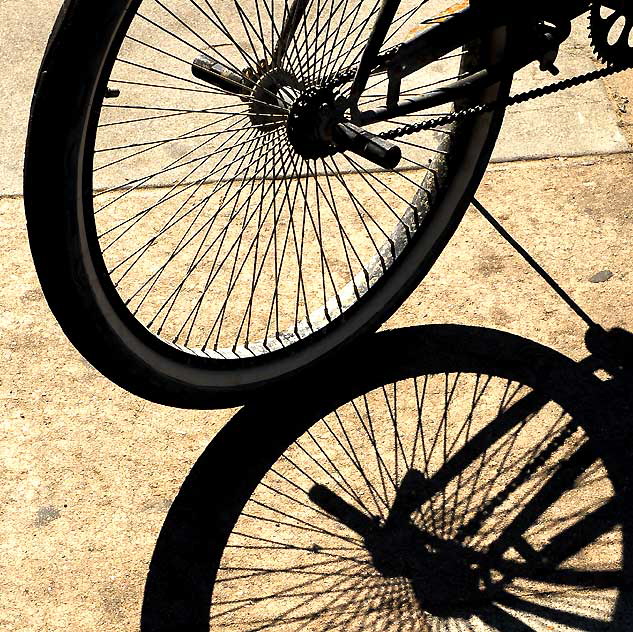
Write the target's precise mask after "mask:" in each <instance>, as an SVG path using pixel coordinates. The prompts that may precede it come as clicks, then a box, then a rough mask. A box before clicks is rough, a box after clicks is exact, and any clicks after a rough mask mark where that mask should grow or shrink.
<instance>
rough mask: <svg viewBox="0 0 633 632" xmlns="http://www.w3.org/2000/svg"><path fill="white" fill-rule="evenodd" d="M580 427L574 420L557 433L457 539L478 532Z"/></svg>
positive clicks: (461, 540) (472, 519)
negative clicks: (485, 521)
mask: <svg viewBox="0 0 633 632" xmlns="http://www.w3.org/2000/svg"><path fill="white" fill-rule="evenodd" d="M579 429H580V423H579V422H578V421H575V420H572V421H571V422H570V423H569V424H567V425H566V426H565V427H564V428H563V430H562V431H561V432H559V434H558V435H556V436H555V437H554V438H553V439H552V440H551V441H550V442H549V443H548V444H547V445H546V446H545V447H544V448H543V450H542V451H541V452H540V453H539V454H537V455H536V456H535V457H534V458H533V459H532V460H531V461H529V462H528V463H526V464H525V465H524V466H523V467H522V468H521V470H520V471H519V473H518V475H517V476H516V477H515V478H514V479H513V480H512V481H511V482H510V484H509V485H507V486H506V487H505V489H504V490H503V491H502V492H500V493H499V494H497V495H496V496H494V497H493V498H492V499H490V500H489V501H488V502H487V503H486V504H485V505H484V506H483V507H481V508H480V509H479V510H478V511H477V512H476V513H475V515H474V516H473V517H472V518H471V519H470V520H469V521H468V522H467V523H466V524H464V525H462V526H461V527H460V528H459V529H458V530H457V533H456V534H455V540H456V541H458V542H463V541H464V540H465V539H466V538H468V537H472V536H474V535H475V533H477V531H478V530H479V529H480V527H481V525H482V524H483V522H484V520H486V519H487V518H488V517H490V516H491V515H492V513H493V512H494V511H495V510H496V509H498V508H499V507H500V506H501V505H502V504H503V503H504V502H505V501H506V500H508V498H509V497H510V496H511V495H512V494H513V493H514V492H515V491H516V490H517V489H519V487H521V485H523V484H524V483H526V482H527V481H528V480H529V479H530V478H532V477H533V476H534V475H535V474H536V473H537V472H538V470H539V469H540V468H542V467H544V466H545V464H546V463H547V461H548V460H549V459H550V458H551V457H552V456H554V454H555V453H556V452H558V450H560V448H561V447H562V446H563V445H564V444H565V443H566V441H567V440H568V439H570V438H571V437H573V436H574V435H575V434H576V433H577V432H578V430H579Z"/></svg>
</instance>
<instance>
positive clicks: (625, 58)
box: [589, 0, 633, 66]
mask: <svg viewBox="0 0 633 632" xmlns="http://www.w3.org/2000/svg"><path fill="white" fill-rule="evenodd" d="M632 29H633V0H594V1H593V2H592V3H591V13H590V16H589V30H590V36H591V43H592V46H593V51H594V53H595V55H596V57H597V58H598V59H599V60H600V61H601V62H603V63H605V64H608V65H609V66H613V65H616V66H620V65H622V66H633V30H632Z"/></svg>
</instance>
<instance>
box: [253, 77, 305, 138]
mask: <svg viewBox="0 0 633 632" xmlns="http://www.w3.org/2000/svg"><path fill="white" fill-rule="evenodd" d="M254 81H255V85H254V86H253V88H252V90H251V94H250V99H249V101H250V106H249V116H250V118H251V122H252V123H253V125H256V126H257V127H258V128H259V129H260V131H262V132H268V131H270V130H272V129H275V128H277V127H281V126H282V125H284V124H285V122H286V121H285V119H286V112H287V111H288V109H289V108H290V107H291V106H292V104H293V103H294V101H296V99H297V97H298V96H299V95H300V94H301V90H302V87H303V86H302V84H301V83H300V82H299V80H298V79H297V78H296V77H294V76H293V75H292V74H290V73H289V72H287V71H285V70H282V69H281V68H274V69H272V70H266V71H264V72H263V74H261V76H260V77H259V78H257V79H255V80H254Z"/></svg>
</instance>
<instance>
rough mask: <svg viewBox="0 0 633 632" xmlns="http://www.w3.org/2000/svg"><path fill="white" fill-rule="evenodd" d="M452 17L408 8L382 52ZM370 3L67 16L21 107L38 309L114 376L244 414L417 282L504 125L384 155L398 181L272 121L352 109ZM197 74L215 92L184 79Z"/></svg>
mask: <svg viewBox="0 0 633 632" xmlns="http://www.w3.org/2000/svg"><path fill="white" fill-rule="evenodd" d="M449 4H450V3H449V2H445V1H443V0H438V1H436V2H425V1H417V2H412V1H410V2H403V3H402V5H401V7H400V10H399V12H398V14H397V15H396V17H395V19H394V21H393V24H392V26H391V30H390V32H389V34H388V36H387V41H386V43H385V47H391V46H394V45H396V44H398V43H399V42H402V41H405V40H407V39H409V38H410V37H411V36H412V35H413V34H415V33H417V32H420V31H421V30H422V29H423V28H426V26H427V25H428V24H429V23H432V22H433V21H434V19H437V17H438V16H439V15H441V14H443V13H445V12H446V11H447V9H448V8H449ZM379 8H380V2H378V0H367V1H363V0H357V1H355V2H351V3H350V2H346V1H341V0H322V1H320V2H317V1H312V0H295V1H294V2H293V3H292V4H290V3H289V2H287V1H282V0H280V1H277V2H275V1H274V0H266V1H265V2H254V1H248V2H241V3H239V4H238V3H236V2H233V3H232V2H214V1H206V0H205V2H199V1H197V0H142V1H139V0H134V1H130V0H114V1H112V2H108V3H99V5H98V6H95V5H94V3H89V2H87V1H86V0H70V1H68V2H66V4H65V6H64V9H63V10H62V14H61V15H60V18H59V19H58V22H57V24H56V27H55V30H54V32H53V34H52V36H51V40H50V42H49V46H48V49H47V52H46V55H45V59H44V61H43V64H42V69H41V72H40V76H39V79H38V83H37V87H36V93H35V97H34V102H33V106H32V113H31V124H30V130H29V138H28V146H27V155H26V162H25V164H26V167H25V202H26V207H27V219H28V228H29V238H30V242H31V247H32V251H33V256H34V260H35V264H36V267H37V271H38V274H39V277H40V280H41V283H42V287H43V289H44V293H45V295H46V297H47V300H48V302H49V304H50V306H51V308H52V310H53V312H54V314H55V316H56V317H57V319H58V320H59V322H60V324H61V325H62V328H63V329H64V331H65V333H66V334H67V335H68V337H69V338H70V340H71V341H72V342H73V344H74V345H75V346H76V347H77V348H78V349H79V351H80V352H81V353H82V354H83V355H84V356H85V357H86V358H87V359H88V360H89V361H90V362H91V363H92V364H93V365H94V366H95V367H97V368H98V369H99V370H101V371H102V372H103V373H104V374H105V375H106V376H108V377H109V378H110V379H112V380H113V381H115V382H117V383H118V384H120V385H121V386H123V387H125V388H127V389H128V390H131V391H132V392H134V393H136V394H138V395H141V396H143V397H146V398H148V399H152V400H154V401H158V402H161V403H167V404H172V405H180V406H187V407H207V406H209V405H232V404H237V403H240V402H242V401H243V400H244V398H245V397H246V396H247V395H249V394H251V393H252V392H254V391H256V390H258V389H261V388H262V387H264V386H266V385H268V384H270V383H271V382H273V381H275V380H278V379H280V378H283V377H287V376H288V375H290V374H293V373H295V372H296V371H298V370H300V369H303V368H305V367H306V366H308V365H311V364H312V363H314V362H315V361H317V360H319V359H320V358H322V357H324V356H326V355H328V354H330V353H331V352H333V351H334V350H336V349H338V348H340V347H341V346H342V345H344V344H346V343H347V342H349V341H350V340H351V339H353V338H354V337H355V336H357V335H358V334H360V333H361V332H365V331H371V330H375V329H376V328H377V327H378V326H379V325H380V323H381V322H383V321H384V320H385V319H386V318H387V317H388V316H389V315H390V314H391V313H392V312H393V311H394V310H395V309H396V308H397V307H398V306H399V305H400V303H401V302H402V301H403V300H404V299H405V298H406V296H407V295H408V294H409V293H410V291H411V290H412V289H413V288H414V287H415V285H416V284H417V283H418V282H419V281H420V279H421V278H422V277H423V276H424V274H425V273H426V272H427V271H428V270H429V269H430V267H431V266H432V264H433V263H434V261H435V259H436V258H437V256H438V255H439V253H440V252H441V250H442V248H443V247H444V245H445V244H446V242H447V241H448V239H449V237H450V235H451V234H452V233H453V232H454V230H455V228H456V226H457V224H458V222H459V220H460V218H461V216H462V215H463V212H464V210H465V208H466V206H467V203H468V199H469V195H471V194H472V192H473V188H474V187H475V186H476V185H477V184H478V181H479V179H480V178H481V176H482V174H483V171H484V169H485V166H486V164H487V161H488V159H489V155H490V153H491V150H492V146H493V144H494V141H495V139H496V135H497V132H498V128H499V126H500V123H501V118H502V112H496V113H492V114H487V115H484V116H481V117H479V118H478V119H477V120H475V121H464V122H461V123H459V124H453V125H450V126H446V127H444V128H442V129H439V130H437V131H427V132H419V133H417V134H414V135H411V136H407V137H405V138H403V139H401V140H399V141H397V142H398V144H399V146H400V148H401V150H402V155H403V158H402V160H401V162H400V166H399V168H398V169H397V170H389V169H381V168H378V167H376V165H375V164H373V163H370V162H368V161H366V160H364V159H363V158H360V157H358V156H357V155H355V154H351V153H348V152H338V153H335V152H333V151H331V148H328V147H315V146H314V144H313V143H311V141H310V140H309V139H310V138H311V136H310V129H309V127H310V125H316V122H314V123H311V121H312V118H311V117H310V116H307V115H306V116H304V117H303V119H302V125H303V127H299V128H297V127H296V126H294V127H292V128H291V126H290V124H289V118H290V116H291V114H293V113H295V110H296V108H295V104H296V103H297V102H298V101H299V100H303V101H304V102H305V101H308V102H309V103H311V104H312V105H313V106H314V107H317V106H319V104H322V102H323V103H329V102H333V101H334V100H336V99H337V98H338V97H340V96H345V94H347V92H348V91H349V88H350V86H351V78H352V77H353V69H354V68H355V66H356V64H357V63H358V59H359V58H360V55H361V54H362V51H363V48H364V44H365V42H366V40H367V38H368V36H369V33H370V31H371V28H372V25H373V21H374V17H375V15H376V13H377V11H378V10H379ZM504 42H505V38H504V32H502V31H499V32H496V33H494V34H493V35H490V36H487V37H486V39H485V40H477V41H474V42H471V43H469V44H468V45H467V46H465V47H464V48H463V49H460V50H458V51H455V52H453V53H451V54H450V55H447V56H445V57H444V58H442V59H440V60H439V61H437V62H435V63H432V64H430V65H429V66H428V67H425V68H424V69H422V70H421V71H418V72H416V73H415V74H413V75H411V76H410V77H408V78H407V79H406V80H405V81H404V82H403V84H402V94H403V97H406V96H407V95H409V96H411V95H418V94H423V93H424V92H426V91H429V90H432V89H436V88H438V87H441V86H443V85H447V83H449V82H450V81H453V80H455V78H457V77H461V76H464V75H465V74H468V73H469V72H472V71H473V70H476V69H478V68H481V67H482V66H483V65H485V64H487V63H489V62H491V61H494V60H495V59H498V58H499V57H500V56H501V55H502V54H503V50H504ZM200 59H202V60H207V61H208V60H212V61H213V63H216V64H219V66H216V68H217V67H219V68H221V72H220V74H221V75H222V76H223V77H224V79H218V78H217V74H216V78H215V79H214V80H213V81H211V82H209V81H206V80H203V79H200V78H199V73H197V72H196V64H198V67H199V65H200V62H199V61H198V62H196V60H200ZM236 78H237V79H236ZM238 79H239V81H238ZM238 84H239V85H238ZM507 88H508V86H507V85H496V86H493V87H492V88H489V89H487V90H485V91H480V92H477V93H473V94H472V95H471V96H470V97H469V98H468V99H466V100H464V101H463V102H460V103H459V104H451V105H450V107H443V108H440V110H441V111H440V110H438V109H437V108H436V109H435V110H430V111H426V112H425V113H424V114H418V115H410V116H406V117H405V116H403V117H401V118H398V119H394V120H390V121H387V122H383V123H379V124H375V125H372V126H370V131H373V132H380V131H381V130H386V129H392V128H393V127H394V126H395V125H401V124H404V123H406V122H411V121H412V120H422V119H423V118H424V117H429V116H437V115H438V114H440V113H445V112H447V111H450V110H453V109H455V108H463V107H468V106H473V105H477V104H480V103H482V102H487V101H490V100H493V99H495V98H497V97H498V96H500V95H501V94H502V93H505V91H507ZM386 90H387V81H386V76H385V75H375V76H373V77H372V78H371V79H370V82H369V85H368V87H367V89H366V90H365V92H364V94H363V95H362V98H361V101H360V107H361V108H365V109H366V108H370V107H372V105H374V104H380V103H381V102H383V101H384V99H385V98H386ZM308 110H309V108H308ZM314 118H315V119H316V117H314Z"/></svg>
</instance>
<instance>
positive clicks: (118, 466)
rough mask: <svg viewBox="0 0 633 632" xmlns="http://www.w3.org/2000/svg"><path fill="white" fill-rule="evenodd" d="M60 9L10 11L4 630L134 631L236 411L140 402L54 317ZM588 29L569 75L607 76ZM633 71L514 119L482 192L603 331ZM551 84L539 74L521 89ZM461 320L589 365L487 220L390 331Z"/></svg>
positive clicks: (618, 294) (624, 190) (621, 216)
mask: <svg viewBox="0 0 633 632" xmlns="http://www.w3.org/2000/svg"><path fill="white" fill-rule="evenodd" d="M58 4H59V3H58V2H51V1H50V0H43V1H42V2H39V3H35V2H32V3H29V5H28V8H27V9H25V6H24V3H20V2H17V1H16V0H0V66H1V70H2V72H0V129H2V130H3V133H2V137H1V138H0V194H1V195H2V196H5V197H3V198H1V199H0V234H1V235H2V250H1V251H0V287H1V289H0V359H1V360H2V367H3V371H2V373H1V374H0V407H1V410H2V417H1V418H0V460H1V462H2V464H3V466H2V469H1V470H0V489H1V490H2V496H3V499H4V502H3V504H2V507H1V508H0V516H1V518H2V519H1V520H0V594H2V596H3V597H2V605H1V606H0V629H2V630H8V631H10V632H58V631H59V632H62V631H64V632H84V631H87V630H100V631H105V632H110V631H112V632H115V631H116V632H132V631H134V630H138V629H139V619H140V611H141V604H142V599H143V590H144V585H145V580H146V576H147V572H148V565H149V561H150V559H151V556H152V553H153V551H154V547H155V545H156V540H157V537H158V534H159V531H160V528H161V525H162V524H163V522H164V520H165V516H166V514H167V511H168V509H169V507H170V505H171V503H172V501H173V499H174V498H175V496H176V495H177V493H178V491H179V489H180V487H181V485H182V482H183V480H184V479H185V477H186V476H187V475H188V474H189V472H190V471H191V468H192V467H193V466H194V464H195V463H196V460H197V459H198V458H199V456H200V455H201V454H202V453H203V451H204V450H205V448H206V447H207V445H208V444H209V442H211V441H212V440H213V438H214V437H215V436H216V434H217V432H218V431H219V430H220V429H221V428H222V427H223V425H224V424H225V423H226V422H227V421H228V420H230V419H231V417H232V416H233V415H234V414H235V412H236V410H221V411H182V410H173V409H170V408H167V407H164V406H159V405H155V404H152V403H150V402H146V401H144V400H141V399H139V398H137V397H134V396H133V395H130V394H129V393H126V392H124V391H122V390H121V389H119V388H118V387H116V386H114V385H113V384H111V383H110V382H109V381H107V380H106V379H105V378H103V377H102V376H101V375H99V374H98V373H97V372H96V371H95V370H94V369H92V368H91V367H90V366H88V365H87V364H86V363H85V362H84V361H83V359H82V358H81V357H80V356H79V355H78V354H77V353H76V351H75V350H74V349H73V348H72V346H71V345H70V343H69V342H68V341H67V340H66V338H65V337H64V336H63V334H62V332H61V330H60V328H59V326H58V325H57V323H56V322H55V320H54V319H53V317H52V315H51V314H50V312H49V310H48V307H47V306H46V303H45V301H44V298H43V296H42V293H41V291H40V289H39V286H38V282H37V278H36V275H35V271H34V269H33V265H32V262H31V258H30V254H29V249H28V243H27V239H26V231H25V226H24V219H23V208H22V200H21V198H20V197H19V194H20V192H21V191H20V187H21V184H20V179H21V176H20V170H21V156H22V152H23V139H24V134H25V129H26V118H27V116H28V102H29V99H30V92H31V90H32V85H33V82H34V77H35V73H36V70H37V66H38V64H39V57H40V55H41V52H42V51H43V48H44V45H45V41H46V37H47V33H48V31H49V30H50V26H51V25H52V22H53V20H54V16H55V13H56V11H57V7H58ZM580 35H581V33H580V32H578V34H577V36H576V37H575V38H574V40H573V41H572V44H571V45H570V46H568V47H566V49H565V52H564V55H563V57H562V58H561V68H563V67H565V68H566V69H569V70H572V71H573V72H578V71H585V70H590V69H592V68H593V67H595V65H594V64H593V62H592V60H591V57H590V54H589V50H588V49H587V47H586V42H583V40H582V38H581V37H580ZM9 71H10V72H9ZM631 74H632V73H631V72H628V73H625V74H623V75H621V76H619V77H617V78H614V79H611V80H609V81H608V82H601V83H599V84H598V83H596V84H594V85H593V86H592V87H591V88H589V89H583V90H579V91H578V92H577V93H574V94H572V93H570V94H569V95H565V96H561V97H556V98H555V100H554V101H552V102H548V103H546V102H545V101H542V102H535V103H533V104H528V106H526V107H524V108H523V109H521V108H519V109H517V110H516V111H513V112H512V113H509V115H508V119H507V125H506V127H505V128H504V131H503V135H502V140H501V142H500V145H499V148H498V150H497V153H496V154H495V156H496V158H495V160H496V161H497V164H494V165H492V166H491V167H490V168H489V170H488V173H487V175H486V178H485V179H484V182H483V184H482V187H481V189H480V192H479V197H480V199H481V201H482V202H483V203H484V204H486V205H487V206H488V207H489V208H490V210H491V211H492V212H493V213H494V214H495V215H496V217H497V218H498V219H500V220H502V221H503V223H504V225H505V226H506V227H507V228H508V229H509V230H510V232H512V234H513V235H514V236H515V237H516V238H517V239H518V240H519V241H520V242H521V243H522V244H523V245H525V246H526V247H527V248H528V250H529V251H530V252H531V253H532V254H533V255H534V256H535V257H536V258H537V259H538V260H539V261H540V262H541V264H542V265H543V266H544V267H545V268H546V269H547V270H548V271H549V272H550V273H551V274H552V275H553V276H554V277H555V278H556V279H557V280H558V281H559V282H560V283H561V285H562V286H563V287H564V288H565V289H567V290H568V291H569V292H570V294H571V295H572V296H573V297H574V298H575V299H576V300H578V301H579V303H580V304H581V305H582V307H583V308H584V309H585V310H586V311H587V312H588V313H589V314H590V315H591V316H592V317H593V318H594V319H595V320H596V321H598V322H600V323H601V324H603V325H604V326H605V327H613V326H620V327H625V328H627V329H629V330H633V276H632V275H633V270H632V266H631V244H632V243H633V159H632V158H631V156H630V155H628V154H626V153H624V154H619V153H618V152H623V151H624V152H626V151H628V148H629V142H630V141H631V138H632V136H631V112H630V109H631V108H630V107H629V106H628V99H629V98H630V99H633V80H632V78H631ZM536 78H537V76H536V73H535V72H534V69H528V70H526V71H525V72H524V73H522V75H521V77H519V79H518V82H517V85H515V91H516V90H523V89H527V88H529V87H531V86H532V85H533V82H534V80H535V79H536ZM539 78H540V77H539ZM627 139H628V140H627ZM533 158H540V159H539V160H533ZM605 271H609V272H610V273H611V276H609V275H607V274H605ZM596 275H600V278H601V279H604V281H602V282H592V279H594V278H595V277H596ZM446 322H450V323H462V324H472V325H485V326H488V327H493V328H497V329H500V330H503V331H511V332H514V333H517V334H519V335H521V336H525V337H527V338H531V339H534V340H537V341H539V342H541V343H543V344H545V345H547V346H550V347H553V348H555V349H557V350H559V351H561V352H563V353H565V354H567V355H569V356H571V357H573V358H575V359H580V358H582V357H584V356H585V355H586V354H587V352H586V349H585V347H584V345H583V342H582V337H583V334H584V331H585V327H584V326H583V324H582V323H581V321H579V320H578V318H577V317H575V316H574V315H573V314H572V312H571V311H570V310H569V309H568V308H567V307H566V306H565V305H564V304H562V303H561V302H560V300H559V299H557V298H556V297H555V296H554V295H553V293H552V292H551V291H550V290H549V289H548V288H547V287H546V286H545V285H544V283H543V282H542V280H541V279H539V278H538V277H537V276H536V275H535V274H534V273H532V272H531V271H530V270H529V268H528V267H527V266H526V265H525V263H524V262H523V261H522V260H521V259H520V258H519V257H518V256H517V255H516V253H514V252H513V251H512V250H511V249H510V247H509V246H508V245H507V244H506V243H505V242H504V241H503V240H502V239H501V238H500V237H499V236H498V235H497V234H496V233H495V232H494V231H493V230H492V229H491V227H490V226H489V225H488V224H487V223H486V222H485V221H484V220H483V219H482V218H481V217H480V216H479V215H478V214H477V213H476V211H475V210H474V209H473V208H471V209H470V210H469V212H468V213H467V215H466V218H465V220H464V222H463V223H462V225H461V226H460V228H459V229H458V232H457V233H456V235H455V237H454V238H453V240H452V241H451V243H450V244H449V246H448V247H447V249H446V250H445V251H444V253H443V254H442V255H441V257H440V259H439V260H438V263H437V264H436V266H435V267H434V268H433V270H432V271H431V273H430V274H429V276H428V277H427V279H426V280H425V281H424V282H423V283H422V284H421V286H420V287H419V288H418V289H417V290H416V291H415V292H414V293H413V294H412V296H411V297H410V298H409V299H408V300H407V302H406V303H405V304H404V305H403V307H402V308H401V309H400V310H398V312H397V313H396V314H395V315H394V316H393V317H392V318H391V319H390V320H389V321H388V323H387V324H386V325H385V328H389V329H392V328H397V327H405V326H412V325H416V324H427V323H446ZM220 484H221V482H220ZM591 599H592V594H591V591H590V590H589V589H588V591H587V601H589V602H590V601H591ZM552 625H553V626H556V625H557V624H552ZM553 629H555V628H553Z"/></svg>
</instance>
